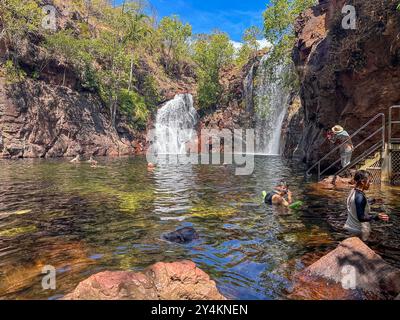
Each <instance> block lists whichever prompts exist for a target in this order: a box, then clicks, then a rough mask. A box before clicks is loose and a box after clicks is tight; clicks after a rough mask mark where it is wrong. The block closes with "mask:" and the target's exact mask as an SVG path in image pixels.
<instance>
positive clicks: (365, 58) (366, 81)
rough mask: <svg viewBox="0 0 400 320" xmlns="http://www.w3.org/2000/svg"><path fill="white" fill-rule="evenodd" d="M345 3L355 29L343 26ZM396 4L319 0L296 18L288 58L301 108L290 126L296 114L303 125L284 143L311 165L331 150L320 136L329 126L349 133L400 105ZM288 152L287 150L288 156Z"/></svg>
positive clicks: (382, 0)
mask: <svg viewBox="0 0 400 320" xmlns="http://www.w3.org/2000/svg"><path fill="white" fill-rule="evenodd" d="M345 4H348V5H353V6H354V7H355V8H356V14H357V24H356V29H355V30H352V29H350V30H345V29H343V28H342V20H343V17H345V14H342V8H343V6H344V5H345ZM397 4H398V1H397V0H379V1H378V0H371V1H365V0H348V1H344V0H320V3H319V5H317V6H315V7H313V8H312V9H309V10H307V11H305V12H304V13H303V14H302V15H301V16H300V17H299V19H298V20H297V23H296V35H297V39H298V40H297V43H296V45H295V48H294V50H293V61H294V63H295V65H296V67H297V72H298V74H299V77H300V81H301V90H300V96H301V104H302V108H300V110H299V113H300V114H299V115H298V116H297V118H296V117H295V118H294V119H295V121H293V123H292V125H293V128H295V126H296V121H297V124H298V121H299V119H298V118H301V117H302V118H303V122H304V124H303V125H302V126H303V128H302V132H301V135H297V136H294V137H293V138H292V139H291V141H289V143H288V144H287V145H288V146H293V145H296V144H298V148H297V152H296V155H297V156H298V157H299V158H300V159H301V160H303V161H304V162H307V163H309V164H311V163H312V162H314V161H315V160H318V159H319V158H320V157H321V156H323V155H324V154H326V153H327V151H328V150H330V149H331V148H332V146H331V145H330V144H329V143H328V142H327V141H326V139H325V133H326V130H328V129H329V128H331V127H333V126H334V125H336V124H341V125H342V126H344V127H345V128H346V129H347V130H348V131H349V133H350V134H351V133H353V132H355V131H356V130H357V129H358V128H359V127H360V126H361V125H363V124H364V123H366V122H367V121H368V120H369V119H370V118H371V117H373V116H374V115H376V114H377V113H380V112H383V113H385V114H386V115H388V108H389V107H390V106H392V105H394V104H399V103H400V12H398V11H396V6H397ZM296 119H297V120H296ZM378 125H379V124H378V122H377V123H375V124H374V125H373V126H372V127H370V128H369V129H368V130H366V131H365V132H363V133H362V134H361V136H360V138H359V139H357V140H358V141H361V139H363V138H364V137H367V136H368V135H369V134H370V133H371V132H373V131H374V129H376V128H377V127H378ZM358 141H356V143H357V142H358ZM293 150H294V149H293V148H292V149H290V148H288V149H287V150H286V153H287V154H288V156H292V155H293ZM360 151H361V150H360Z"/></svg>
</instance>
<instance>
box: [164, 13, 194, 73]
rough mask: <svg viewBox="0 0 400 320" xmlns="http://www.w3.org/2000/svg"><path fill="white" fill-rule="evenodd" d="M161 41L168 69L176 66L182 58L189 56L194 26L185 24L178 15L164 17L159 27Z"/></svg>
mask: <svg viewBox="0 0 400 320" xmlns="http://www.w3.org/2000/svg"><path fill="white" fill-rule="evenodd" d="M158 30H159V32H160V36H161V42H162V46H163V49H164V53H165V55H166V66H165V67H166V70H167V71H171V68H172V67H174V66H176V65H177V64H178V63H179V61H180V60H182V59H185V58H187V57H188V56H189V41H188V40H189V38H190V37H191V36H192V26H191V25H190V24H188V23H186V24H183V23H182V22H181V21H180V19H179V17H178V16H175V15H174V16H171V17H164V18H162V19H161V22H160V25H159V28H158Z"/></svg>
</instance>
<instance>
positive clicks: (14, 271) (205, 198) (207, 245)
mask: <svg viewBox="0 0 400 320" xmlns="http://www.w3.org/2000/svg"><path fill="white" fill-rule="evenodd" d="M100 165H101V167H98V168H91V167H90V166H89V165H87V164H80V165H72V164H69V163H68V162H67V161H65V160H19V161H0V298H1V299H33V298H34V299H55V298H58V297H61V296H62V295H64V294H65V293H67V292H69V291H71V290H73V289H74V288H75V286H76V285H77V284H78V283H79V281H82V280H83V279H86V278H87V277H88V276H90V275H91V274H93V273H97V272H99V271H102V270H135V271H138V270H142V269H144V268H145V267H147V266H149V265H151V264H153V263H155V262H158V261H176V260H182V259H190V260H193V261H194V262H196V263H197V264H198V266H199V267H200V268H202V269H203V270H204V271H206V272H207V273H209V274H210V276H211V277H212V278H213V279H214V280H215V281H216V282H217V285H218V287H219V289H220V290H221V292H222V293H223V294H225V295H226V296H227V297H229V298H232V299H284V298H285V297H286V294H287V291H288V290H289V291H290V287H291V281H290V277H289V275H290V274H291V273H292V272H293V271H294V270H299V269H301V268H303V267H304V265H303V262H304V260H305V259H304V256H310V255H312V254H314V253H316V254H321V253H323V252H326V251H327V250H330V249H332V248H334V247H335V246H336V245H337V243H338V242H339V241H341V240H343V239H344V238H345V235H343V234H342V233H341V231H340V226H341V225H342V224H343V222H344V220H345V214H344V210H345V198H346V193H347V191H326V192H325V193H320V192H316V191H315V190H314V189H312V188H310V186H309V184H308V183H307V182H306V181H304V178H303V171H302V168H296V167H293V166H291V165H290V163H287V162H285V161H283V160H281V159H280V158H279V157H257V158H256V169H255V172H254V174H252V175H251V176H243V177H239V176H235V175H234V168H233V167H231V166H226V167H225V166H209V165H185V166H161V167H158V168H157V169H155V170H154V171H153V172H149V171H148V170H147V163H146V161H145V159H144V158H140V157H138V158H134V159H128V158H125V159H100ZM281 179H286V180H287V181H288V182H289V184H290V186H291V188H292V190H293V192H294V194H295V197H296V199H299V200H303V201H304V202H305V204H306V206H305V207H304V208H303V209H302V210H301V211H299V212H286V211H283V210H276V209H272V208H270V207H267V206H265V205H263V204H262V203H261V192H262V191H263V190H270V189H271V188H272V187H273V185H274V184H275V183H276V182H278V181H280V180H281ZM371 194H373V195H375V196H377V197H381V198H384V200H385V201H386V205H385V208H384V209H385V210H387V211H388V212H389V213H390V214H391V216H392V222H391V223H390V225H391V226H386V227H385V226H383V227H382V226H380V227H379V228H378V229H376V230H375V231H376V235H377V238H376V239H377V240H376V241H375V242H373V243H371V246H372V247H373V248H374V249H375V250H377V251H378V252H379V253H380V254H382V255H383V257H384V258H385V259H387V260H388V261H389V262H390V263H392V264H393V265H397V266H399V265H400V262H399V260H400V259H399V258H400V254H399V251H400V250H399V248H400V227H399V221H400V219H399V212H400V201H399V194H400V190H399V189H391V188H385V189H384V190H380V189H375V190H372V191H371ZM182 226H193V227H194V228H196V229H197V231H198V233H199V234H200V239H199V240H198V241H196V242H194V243H191V244H189V245H176V244H170V243H167V242H164V241H162V240H160V236H161V235H162V233H164V232H168V231H173V230H175V229H176V228H178V227H182ZM44 265H53V266H54V267H56V269H57V289H56V290H54V291H53V290H50V291H49V290H48V291H44V290H42V288H41V279H42V275H41V269H42V267H43V266H44Z"/></svg>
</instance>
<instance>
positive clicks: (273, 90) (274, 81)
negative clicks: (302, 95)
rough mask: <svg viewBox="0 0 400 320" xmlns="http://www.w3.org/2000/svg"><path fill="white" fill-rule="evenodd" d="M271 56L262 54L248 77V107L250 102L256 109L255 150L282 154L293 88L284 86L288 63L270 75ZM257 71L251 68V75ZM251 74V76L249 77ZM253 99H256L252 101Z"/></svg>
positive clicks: (246, 83)
mask: <svg viewBox="0 0 400 320" xmlns="http://www.w3.org/2000/svg"><path fill="white" fill-rule="evenodd" d="M268 58H269V55H268V54H266V55H264V56H263V57H262V59H261V61H260V65H259V67H258V69H257V71H256V74H255V77H253V81H252V82H250V81H249V79H248V78H246V80H245V82H244V86H245V95H251V96H250V97H248V96H247V97H246V96H245V101H246V104H247V109H251V107H249V106H248V103H249V101H251V102H252V103H253V108H254V112H255V120H256V121H255V122H256V123H255V134H256V153H259V154H266V155H279V154H280V153H281V150H280V141H281V131H282V125H283V121H284V119H285V115H286V112H287V107H288V103H289V99H290V90H289V89H288V88H286V87H285V85H284V75H285V73H286V72H287V67H286V66H283V65H281V66H278V67H276V68H275V73H274V74H273V75H272V76H271V74H270V73H269V72H270V69H269V68H268V67H267V64H266V63H267V60H268ZM253 73H254V71H253V69H252V70H250V74H249V76H251V75H252V74H253ZM249 76H248V77H249ZM251 98H252V99H253V100H251Z"/></svg>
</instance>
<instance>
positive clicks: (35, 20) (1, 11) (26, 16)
mask: <svg viewBox="0 0 400 320" xmlns="http://www.w3.org/2000/svg"><path fill="white" fill-rule="evenodd" d="M43 16H44V14H43V12H42V10H41V8H40V7H39V5H38V3H37V1H34V0H24V1H21V0H2V1H0V41H4V43H5V46H6V50H7V51H8V50H10V48H11V47H14V48H18V44H19V42H21V41H22V40H23V39H24V38H25V37H26V35H27V34H28V33H29V32H34V31H37V30H38V29H39V26H40V22H41V20H42V18H43Z"/></svg>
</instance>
